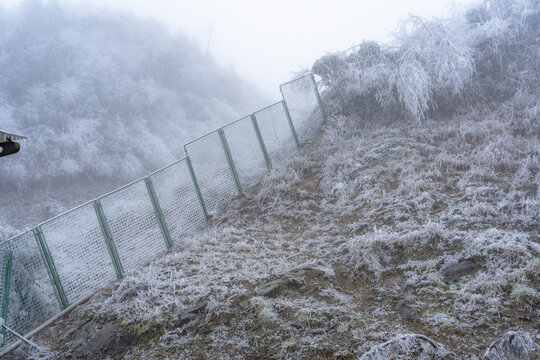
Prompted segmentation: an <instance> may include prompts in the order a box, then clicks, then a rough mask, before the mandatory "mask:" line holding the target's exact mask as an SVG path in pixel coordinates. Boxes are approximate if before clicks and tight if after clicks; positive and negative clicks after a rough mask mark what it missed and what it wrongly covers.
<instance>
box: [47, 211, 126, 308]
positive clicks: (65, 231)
mask: <svg viewBox="0 0 540 360" xmlns="http://www.w3.org/2000/svg"><path fill="white" fill-rule="evenodd" d="M41 231H42V232H43V236H44V238H45V241H46V242H47V245H48V248H49V251H50V253H51V257H52V260H53V262H54V266H55V268H56V272H57V273H58V277H59V279H60V282H61V284H62V286H63V290H64V292H65V294H66V297H67V300H68V302H69V303H70V304H73V303H74V302H76V301H77V300H79V299H81V298H83V297H84V296H86V295H89V294H92V293H94V292H96V290H98V289H101V288H102V287H103V284H109V283H111V282H112V281H114V280H116V273H115V271H114V267H113V263H112V261H111V257H110V256H109V251H108V249H107V245H106V243H105V240H104V238H103V234H102V232H101V228H100V225H99V222H98V219H97V217H96V213H95V210H94V206H93V205H92V203H87V204H84V205H83V206H80V207H78V208H76V209H73V210H71V211H69V212H67V213H65V214H63V215H62V216H59V217H57V218H54V219H52V220H49V221H47V222H45V223H44V224H42V225H41Z"/></svg>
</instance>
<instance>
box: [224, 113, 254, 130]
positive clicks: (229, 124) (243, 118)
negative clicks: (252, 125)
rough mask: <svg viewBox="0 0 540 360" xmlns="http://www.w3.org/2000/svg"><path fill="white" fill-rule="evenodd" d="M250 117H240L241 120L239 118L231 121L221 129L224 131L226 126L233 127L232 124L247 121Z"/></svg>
mask: <svg viewBox="0 0 540 360" xmlns="http://www.w3.org/2000/svg"><path fill="white" fill-rule="evenodd" d="M250 117H251V115H247V116H244V117H242V118H240V119H238V120H234V121H231V122H230V123H228V124H226V125H223V127H222V129H225V128H226V127H228V126H231V125H234V124H236V123H238V122H240V121H242V120H245V119H249V118H250Z"/></svg>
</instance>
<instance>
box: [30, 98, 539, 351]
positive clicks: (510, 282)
mask: <svg viewBox="0 0 540 360" xmlns="http://www.w3.org/2000/svg"><path fill="white" fill-rule="evenodd" d="M515 101H517V100H514V103H515ZM538 105H539V104H538V103H524V104H523V107H522V108H521V110H520V109H516V108H515V107H512V108H509V107H507V106H505V105H502V106H500V107H498V108H497V109H494V110H493V109H490V110H489V111H488V110H486V111H485V112H482V111H477V112H474V113H469V114H467V115H465V116H458V117H454V118H453V119H452V121H427V122H425V123H423V124H422V125H419V124H417V123H415V122H412V123H402V124H393V125H392V126H379V125H375V126H372V127H367V126H365V127H361V128H359V127H357V126H356V125H355V124H358V123H357V122H355V119H354V118H340V119H338V120H334V121H333V122H332V123H331V124H329V125H328V128H327V129H326V131H325V133H324V134H323V136H322V138H321V139H320V140H319V141H318V143H317V144H313V145H312V146H310V147H309V148H306V149H304V151H302V153H301V154H300V155H299V156H297V157H295V158H294V159H292V160H291V161H290V162H289V163H288V164H286V165H284V166H282V167H280V168H278V169H275V170H274V171H273V172H272V173H271V174H270V175H269V176H268V178H267V179H266V180H265V183H264V184H262V185H261V186H260V187H259V188H258V189H256V190H255V191H252V192H251V193H248V194H246V195H245V197H242V198H240V199H237V200H235V201H234V202H233V203H232V204H231V205H230V206H229V207H228V208H227V210H226V211H225V212H224V213H223V214H221V215H220V216H219V217H217V218H215V219H214V220H213V222H214V225H213V226H212V228H211V229H210V230H209V231H207V232H206V233H204V234H200V235H198V236H194V237H193V238H190V239H184V241H183V245H182V246H180V247H179V248H177V249H174V251H171V252H170V253H168V254H167V255H166V256H164V257H163V258H162V259H161V260H159V261H157V262H154V263H152V264H150V265H149V266H148V267H145V268H144V269H141V270H140V271H139V272H136V273H134V274H131V275H129V276H127V277H126V279H124V280H123V281H122V282H121V283H117V284H115V285H114V286H113V287H112V288H111V289H108V290H106V291H104V292H102V293H101V294H99V295H97V296H95V297H94V298H93V299H92V300H91V301H90V302H89V303H88V304H87V305H85V306H84V307H83V308H81V309H77V310H76V311H75V312H74V313H72V314H71V315H70V316H69V318H67V319H64V320H62V321H61V322H60V323H58V324H57V325H56V326H54V327H52V328H51V329H49V330H48V332H46V333H44V334H43V335H42V337H41V338H40V339H39V342H40V343H44V344H47V345H48V346H49V347H50V349H51V350H52V351H53V354H54V356H56V357H59V358H64V357H68V356H70V355H72V356H74V357H75V358H76V357H78V356H81V357H82V356H90V357H91V358H103V357H104V356H105V355H110V356H111V358H115V357H116V358H120V357H122V356H123V358H127V359H130V358H132V359H137V358H171V359H178V358H186V359H226V358H230V359H234V358H242V359H250V358H252V359H255V358H269V359H272V358H280V359H281V358H291V359H299V358H302V359H333V358H344V359H349V358H350V359H352V358H354V356H356V355H362V354H364V353H366V352H367V351H368V350H369V349H370V348H371V347H372V346H375V345H377V344H379V343H382V342H384V341H387V340H389V339H391V338H393V337H395V336H397V335H399V334H407V333H419V334H424V335H425V336H428V337H429V338H431V339H433V340H435V341H437V342H439V343H441V344H443V345H444V346H445V347H446V349H447V350H448V351H451V352H454V353H455V354H456V356H453V355H445V356H446V357H445V356H442V355H441V354H444V351H442V350H441V351H439V352H438V355H433V356H431V355H430V356H428V357H426V358H430V359H431V358H433V359H437V358H452V359H453V358H459V359H464V358H470V359H474V358H480V357H481V356H482V353H483V352H484V351H485V350H486V349H487V347H488V346H489V345H490V343H491V342H493V341H494V340H495V339H496V338H498V337H499V336H500V335H502V334H503V333H505V332H507V331H509V330H521V331H524V332H526V333H527V334H528V335H524V337H525V338H526V337H527V336H529V337H530V338H529V339H536V340H535V341H536V342H537V343H538V342H539V341H538V337H539V336H540V312H539V310H538V309H539V308H540V293H539V291H538V289H539V288H540V278H539V275H538V274H540V237H539V229H538V226H537V224H538V216H539V204H540V201H539V194H538V189H537V185H538V176H539V170H540V167H539V166H538V155H539V154H538V149H539V148H540V143H539V141H540V140H539V139H540V137H539V136H538V135H539V130H540V124H538V120H537V119H538V114H537V113H531V112H530V111H531V109H538V108H539V106H538ZM535 111H537V110H535ZM503 118H504V119H508V121H501V120H500V119H503ZM523 121H527V122H529V124H531V127H529V129H530V131H528V132H527V133H523V132H516V131H515V129H516V126H518V125H519V124H521V123H522V122H523ZM518 127H519V126H518ZM505 144H511V146H504V145H505ZM494 156H497V158H496V159H497V161H494ZM501 164H507V165H506V166H502V165H501ZM269 283H270V284H269ZM193 307H194V308H193ZM110 338H112V339H115V340H109V339H110ZM413 348H414V347H413ZM424 348H425V347H424ZM100 351H101V353H100ZM426 352H427V353H429V349H427V350H426ZM537 354H538V353H537ZM409 355H410V354H409ZM439 355H441V356H439ZM367 358H369V357H367ZM404 358H407V356H405V357H404ZM524 358H525V357H524ZM529 358H530V359H533V358H534V355H531V357H529Z"/></svg>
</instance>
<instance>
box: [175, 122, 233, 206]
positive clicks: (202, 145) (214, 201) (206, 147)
mask: <svg viewBox="0 0 540 360" xmlns="http://www.w3.org/2000/svg"><path fill="white" fill-rule="evenodd" d="M185 149H186V154H187V155H188V156H189V158H190V159H191V164H192V166H193V171H194V172H195V176H196V178H197V181H198V183H199V187H200V189H201V193H202V197H203V199H204V203H205V204H206V210H207V211H208V213H209V214H210V215H211V214H215V213H216V212H217V211H218V210H219V209H220V208H221V207H222V206H224V205H226V204H228V203H229V202H230V201H231V200H232V199H233V198H234V197H235V196H236V195H238V191H237V189H236V186H235V180H234V176H233V174H232V171H231V169H230V166H229V161H228V159H227V155H226V153H225V150H224V148H223V143H222V140H221V139H220V135H219V132H218V131H214V132H211V133H210V134H207V135H205V136H203V137H201V138H199V139H197V140H194V141H192V142H190V143H187V144H186V145H185Z"/></svg>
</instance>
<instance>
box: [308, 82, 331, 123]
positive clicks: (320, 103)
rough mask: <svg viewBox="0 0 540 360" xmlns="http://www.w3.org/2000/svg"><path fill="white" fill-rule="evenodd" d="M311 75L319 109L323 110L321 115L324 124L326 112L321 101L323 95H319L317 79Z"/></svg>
mask: <svg viewBox="0 0 540 360" xmlns="http://www.w3.org/2000/svg"><path fill="white" fill-rule="evenodd" d="M310 75H311V81H313V88H314V89H315V95H316V96H317V102H318V103H319V108H320V109H321V114H322V117H323V122H326V120H327V119H326V111H324V106H323V103H322V100H321V94H319V88H317V83H316V82H315V77H314V76H313V73H311V74H310Z"/></svg>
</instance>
